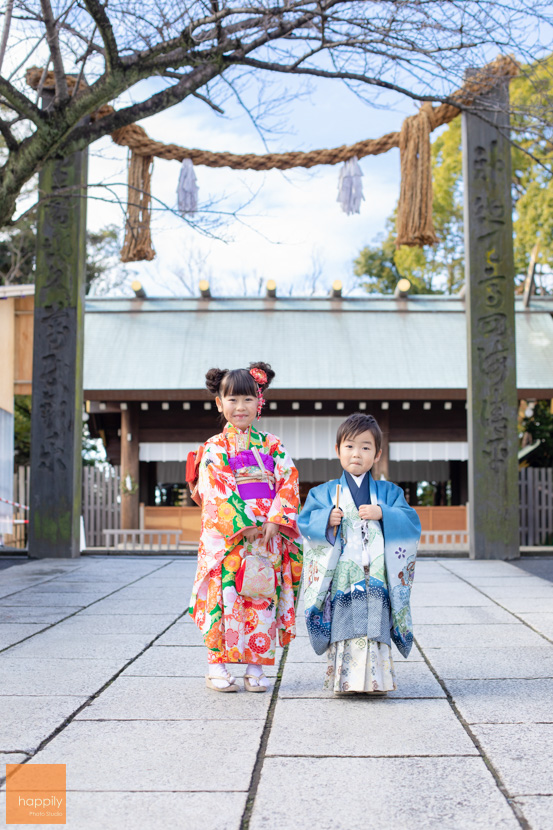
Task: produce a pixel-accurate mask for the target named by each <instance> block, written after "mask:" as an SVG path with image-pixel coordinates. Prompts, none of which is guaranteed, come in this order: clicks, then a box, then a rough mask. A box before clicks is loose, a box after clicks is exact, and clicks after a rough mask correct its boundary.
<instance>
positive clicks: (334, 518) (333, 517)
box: [328, 507, 344, 527]
mask: <svg viewBox="0 0 553 830" xmlns="http://www.w3.org/2000/svg"><path fill="white" fill-rule="evenodd" d="M343 518H344V513H343V511H342V508H341V507H335V508H334V509H333V510H331V511H330V518H329V520H328V526H329V527H338V525H339V524H340V522H341V521H342V519H343Z"/></svg>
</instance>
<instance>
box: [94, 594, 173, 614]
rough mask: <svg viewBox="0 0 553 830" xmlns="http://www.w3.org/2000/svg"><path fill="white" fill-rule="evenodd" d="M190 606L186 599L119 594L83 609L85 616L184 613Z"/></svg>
mask: <svg viewBox="0 0 553 830" xmlns="http://www.w3.org/2000/svg"><path fill="white" fill-rule="evenodd" d="M187 608H188V597H187V598H186V600H184V601H183V600H179V599H178V598H176V599H175V598H168V599H166V598H164V597H158V598H154V599H144V598H143V599H118V598H117V595H116V596H113V597H109V598H108V599H101V600H100V601H99V602H95V603H94V605H91V606H90V608H86V609H83V611H82V612H81V613H82V614H83V616H88V615H89V614H117V615H118V614H173V613H174V614H182V613H184V612H185V611H186V610H187Z"/></svg>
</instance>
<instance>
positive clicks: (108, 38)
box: [84, 0, 119, 72]
mask: <svg viewBox="0 0 553 830" xmlns="http://www.w3.org/2000/svg"><path fill="white" fill-rule="evenodd" d="M84 4H85V6H86V8H87V9H88V11H89V12H90V16H91V17H92V19H93V20H94V22H95V24H96V26H97V27H98V31H99V32H100V35H101V37H102V40H103V42H104V47H105V58H106V71H107V72H112V71H113V70H114V69H115V67H116V66H118V65H119V50H118V49H117V41H116V40H115V35H114V33H113V28H112V25H111V23H110V20H109V17H108V16H107V14H106V11H105V8H104V6H102V5H101V3H99V2H98V0H84ZM106 5H107V4H106ZM93 39H94V38H92V39H91V42H92V40H93Z"/></svg>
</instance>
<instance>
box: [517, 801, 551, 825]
mask: <svg viewBox="0 0 553 830" xmlns="http://www.w3.org/2000/svg"><path fill="white" fill-rule="evenodd" d="M514 801H515V803H516V804H517V806H518V807H519V808H520V810H521V811H522V814H523V815H524V817H525V818H526V820H527V821H528V822H529V824H530V827H533V828H535V830H544V828H547V827H553V796H552V795H526V796H523V797H521V798H515V799H514Z"/></svg>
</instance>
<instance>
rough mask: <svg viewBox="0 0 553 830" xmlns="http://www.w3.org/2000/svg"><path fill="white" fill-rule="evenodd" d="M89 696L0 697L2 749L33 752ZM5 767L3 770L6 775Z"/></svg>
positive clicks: (0, 741)
mask: <svg viewBox="0 0 553 830" xmlns="http://www.w3.org/2000/svg"><path fill="white" fill-rule="evenodd" d="M86 699H87V698H86V697H85V696H84V695H67V696H66V697H62V696H61V695H56V696H54V695H50V696H48V695H43V696H28V695H16V696H13V697H10V696H9V695H5V696H1V697H0V749H2V750H3V751H5V752H12V751H23V752H34V751H36V749H37V747H38V746H39V744H40V743H41V742H42V741H43V740H45V738H47V737H48V736H49V735H51V734H52V733H53V732H54V731H55V730H56V729H57V728H58V726H60V724H62V723H63V721H64V720H65V719H66V718H68V717H69V716H70V715H71V714H73V712H75V711H76V710H77V709H78V708H79V706H81V705H82V704H83V703H84V702H85V700H86ZM4 774H5V770H4V769H2V770H1V771H0V776H2V777H3V776H4Z"/></svg>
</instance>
